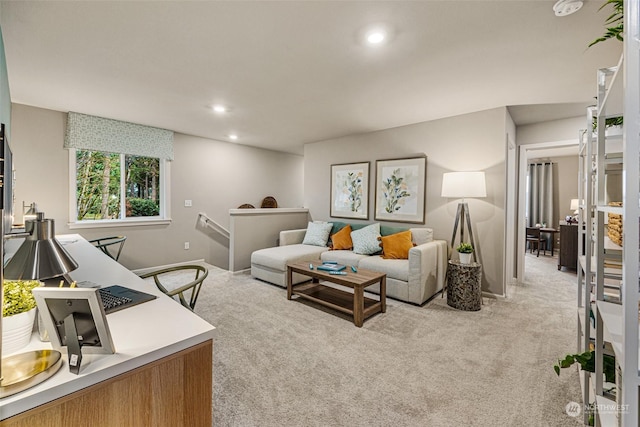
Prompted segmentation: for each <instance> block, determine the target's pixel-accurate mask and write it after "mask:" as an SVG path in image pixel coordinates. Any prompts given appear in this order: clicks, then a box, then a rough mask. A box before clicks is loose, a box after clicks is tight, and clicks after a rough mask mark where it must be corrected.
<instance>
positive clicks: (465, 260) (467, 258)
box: [458, 252, 473, 264]
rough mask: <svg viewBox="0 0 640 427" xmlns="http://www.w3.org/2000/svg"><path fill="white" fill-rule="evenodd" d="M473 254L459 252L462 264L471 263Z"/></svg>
mask: <svg viewBox="0 0 640 427" xmlns="http://www.w3.org/2000/svg"><path fill="white" fill-rule="evenodd" d="M472 255H473V254H463V253H460V252H458V256H459V257H460V264H471V256H472Z"/></svg>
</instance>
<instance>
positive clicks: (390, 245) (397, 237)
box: [380, 230, 413, 259]
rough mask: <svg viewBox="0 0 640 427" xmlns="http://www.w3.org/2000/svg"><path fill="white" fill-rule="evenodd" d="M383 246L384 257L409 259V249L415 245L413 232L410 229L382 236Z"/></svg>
mask: <svg viewBox="0 0 640 427" xmlns="http://www.w3.org/2000/svg"><path fill="white" fill-rule="evenodd" d="M380 240H381V242H382V243H381V244H380V245H381V246H382V258H384V259H409V249H411V248H412V247H413V242H412V241H411V232H410V231H409V230H407V231H402V232H400V233H396V234H392V235H390V236H382V237H380Z"/></svg>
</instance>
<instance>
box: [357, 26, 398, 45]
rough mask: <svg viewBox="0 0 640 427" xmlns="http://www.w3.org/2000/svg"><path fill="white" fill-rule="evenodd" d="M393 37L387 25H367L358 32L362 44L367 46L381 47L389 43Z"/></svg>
mask: <svg viewBox="0 0 640 427" xmlns="http://www.w3.org/2000/svg"><path fill="white" fill-rule="evenodd" d="M392 36H393V31H392V30H391V27H390V26H389V25H387V24H381V23H379V24H373V25H367V26H366V27H365V28H362V29H361V30H360V31H359V32H358V38H359V40H360V43H362V44H364V45H366V46H380V45H383V44H385V43H388V42H389V41H390V40H391V39H392Z"/></svg>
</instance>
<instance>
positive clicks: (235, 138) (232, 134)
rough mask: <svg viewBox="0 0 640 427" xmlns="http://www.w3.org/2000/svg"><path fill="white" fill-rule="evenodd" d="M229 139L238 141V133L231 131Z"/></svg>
mask: <svg viewBox="0 0 640 427" xmlns="http://www.w3.org/2000/svg"><path fill="white" fill-rule="evenodd" d="M229 139H230V140H232V141H237V140H238V135H236V134H235V133H230V134H229Z"/></svg>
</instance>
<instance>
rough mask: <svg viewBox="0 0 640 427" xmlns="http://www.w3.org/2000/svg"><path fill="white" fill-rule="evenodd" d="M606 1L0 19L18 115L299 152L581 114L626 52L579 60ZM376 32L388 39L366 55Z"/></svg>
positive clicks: (16, 5)
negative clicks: (403, 130) (385, 31)
mask: <svg viewBox="0 0 640 427" xmlns="http://www.w3.org/2000/svg"><path fill="white" fill-rule="evenodd" d="M603 2H604V0H602V1H595V0H590V1H586V2H585V5H584V7H583V8H582V9H581V10H580V11H579V12H577V13H576V14H574V15H571V16H568V17H562V18H558V17H556V16H555V15H554V13H553V11H552V6H553V4H554V2H553V1H544V0H535V1H481V0H476V1H456V0H448V1H340V2H337V1H279V2H271V1H199V2H186V1H157V2H151V1H144V2H143V1H128V2H108V1H100V2H98V1H85V2H51V1H43V2H36V1H22V2H18V1H2V3H1V5H0V7H1V8H0V13H1V21H0V22H1V25H2V33H3V36H4V40H5V49H6V57H7V64H8V73H9V86H10V91H11V98H12V101H13V102H15V103H20V104H27V105H33V106H38V107H42V108H48V109H53V110H59V111H77V112H81V113H86V114H92V115H97V116H102V117H108V118H113V119H118V120H125V121H130V122H134V123H140V124H145V125H150V126H157V127H162V128H167V129H171V130H174V131H177V132H181V133H186V134H191V135H196V136H202V137H207V138H211V139H216V140H222V141H228V140H229V139H228V135H229V134H230V133H237V134H238V135H239V139H238V141H237V142H238V143H240V144H247V145H251V146H256V147H264V148H268V149H273V150H279V151H286V152H292V153H298V154H301V153H302V146H303V144H305V143H308V142H314V141H320V140H324V139H328V138H334V137H339V136H344V135H349V134H355V133H362V132H368V131H374V130H379V129H386V128H391V127H396V126H402V125H406V124H411V123H417V122H422V121H428V120H433V119H438V118H442V117H448V116H453V115H458V114H464V113H469V112H474V111H479V110H484V109H490V108H495V107H500V106H513V108H510V112H511V114H512V115H513V117H514V120H515V121H516V123H521V124H525V123H532V122H537V121H545V120H550V119H554V118H562V117H575V116H578V115H582V114H584V106H586V105H588V104H590V103H592V101H593V96H594V93H595V77H596V70H597V69H598V68H600V67H608V66H611V65H615V64H616V63H617V60H618V58H619V56H620V53H621V49H622V45H621V43H618V42H614V41H607V42H605V43H601V44H598V45H596V46H594V47H592V48H589V49H587V45H588V44H589V43H590V42H591V41H592V40H593V39H595V38H596V37H598V36H600V35H601V33H603V31H604V26H603V22H604V20H605V18H606V17H607V16H608V12H609V11H608V10H603V11H600V12H598V8H599V7H600V5H601V4H602V3H603ZM375 23H383V24H385V25H387V26H390V27H391V28H392V29H393V37H392V40H391V41H390V42H389V43H387V44H385V45H382V46H378V47H375V48H372V47H369V46H365V45H364V44H363V43H362V42H361V41H360V39H359V36H360V34H361V33H362V31H363V30H364V29H366V28H367V27H368V26H369V25H371V24H375ZM214 103H223V104H226V105H228V106H229V107H230V108H231V111H230V112H228V113H225V114H223V115H215V114H213V113H212V112H211V111H210V109H209V107H210V106H211V105H212V104H214ZM558 104H560V105H558Z"/></svg>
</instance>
